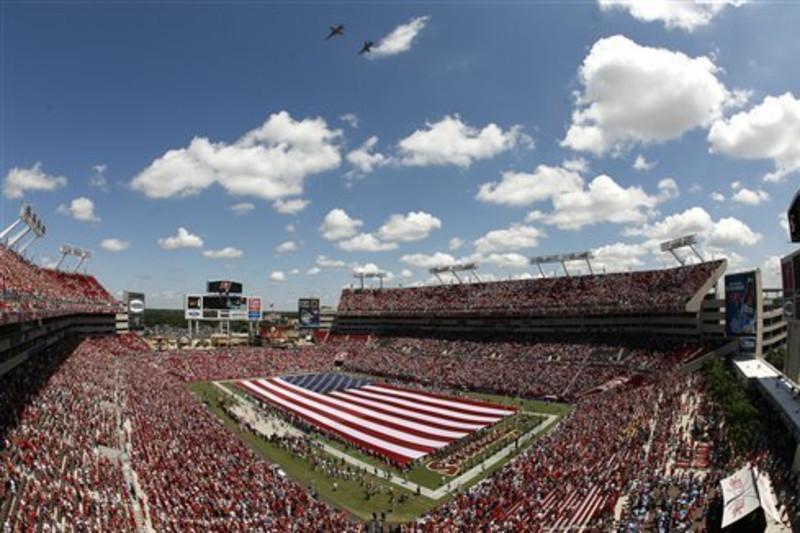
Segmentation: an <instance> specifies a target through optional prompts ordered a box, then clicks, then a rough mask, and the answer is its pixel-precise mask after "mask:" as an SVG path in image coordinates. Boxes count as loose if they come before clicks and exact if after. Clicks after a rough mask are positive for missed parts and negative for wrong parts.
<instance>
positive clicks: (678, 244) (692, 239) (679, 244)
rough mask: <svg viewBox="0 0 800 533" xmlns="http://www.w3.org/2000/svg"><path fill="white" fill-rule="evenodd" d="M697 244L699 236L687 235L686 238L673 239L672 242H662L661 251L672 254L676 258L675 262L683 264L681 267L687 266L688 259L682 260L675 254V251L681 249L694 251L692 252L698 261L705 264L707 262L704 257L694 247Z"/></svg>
mask: <svg viewBox="0 0 800 533" xmlns="http://www.w3.org/2000/svg"><path fill="white" fill-rule="evenodd" d="M695 244H697V235H694V234H692V235H686V236H684V237H679V238H677V239H672V240H671V241H666V242H662V243H661V251H662V252H669V253H671V254H672V257H674V258H675V260H676V261H677V262H678V263H680V264H681V266H684V265H685V264H686V258H681V256H679V255H678V254H676V253H675V250H679V249H681V248H689V249H690V250H692V252H694V255H695V256H697V258H698V259H700V262H701V263H703V262H705V259H704V258H703V256H702V255H700V252H698V251H697V250H696V249H695V247H694V245H695Z"/></svg>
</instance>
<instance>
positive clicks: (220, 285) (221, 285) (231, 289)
mask: <svg viewBox="0 0 800 533" xmlns="http://www.w3.org/2000/svg"><path fill="white" fill-rule="evenodd" d="M206 290H207V291H208V292H216V293H225V294H242V284H241V282H239V281H230V280H218V281H209V282H208V283H207V284H206Z"/></svg>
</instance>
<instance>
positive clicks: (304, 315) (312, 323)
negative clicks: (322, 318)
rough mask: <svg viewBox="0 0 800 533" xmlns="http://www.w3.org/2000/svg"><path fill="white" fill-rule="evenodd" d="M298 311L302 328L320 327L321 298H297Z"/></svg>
mask: <svg viewBox="0 0 800 533" xmlns="http://www.w3.org/2000/svg"><path fill="white" fill-rule="evenodd" d="M297 311H298V313H299V316H300V327H301V328H318V327H319V298H300V299H299V300H297Z"/></svg>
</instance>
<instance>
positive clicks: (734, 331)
mask: <svg viewBox="0 0 800 533" xmlns="http://www.w3.org/2000/svg"><path fill="white" fill-rule="evenodd" d="M760 309H761V275H760V272H759V271H758V270H753V271H750V272H742V273H739V274H730V275H727V276H725V333H726V334H727V335H728V337H738V338H739V348H740V352H742V353H749V354H758V353H759V352H760V350H759V343H760V333H761V332H760V331H759V329H760V328H759V321H760V318H761V317H760V316H759V310H760Z"/></svg>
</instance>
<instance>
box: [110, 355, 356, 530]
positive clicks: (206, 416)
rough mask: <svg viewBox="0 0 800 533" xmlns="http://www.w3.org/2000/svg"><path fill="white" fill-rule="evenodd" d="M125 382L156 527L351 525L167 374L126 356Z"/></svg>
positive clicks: (136, 457)
mask: <svg viewBox="0 0 800 533" xmlns="http://www.w3.org/2000/svg"><path fill="white" fill-rule="evenodd" d="M124 382H125V394H124V397H125V399H126V404H125V406H124V413H125V416H126V418H128V419H130V421H131V427H132V430H131V443H132V450H133V453H132V465H133V468H134V470H135V471H136V472H137V473H138V476H139V479H140V482H141V483H142V486H143V489H144V492H145V493H146V494H147V504H148V506H149V509H150V516H151V519H152V522H153V527H155V528H156V529H157V530H169V531H187V530H194V531H212V530H213V531H218V530H225V531H252V530H266V531H315V530H322V531H344V530H346V529H347V528H348V527H350V524H349V522H348V521H347V519H346V517H345V515H344V514H343V513H340V512H337V511H335V510H334V509H332V508H331V507H329V506H328V505H326V504H324V503H321V502H319V501H317V500H316V499H314V498H313V497H312V496H311V495H310V494H309V493H308V492H307V491H306V490H305V489H304V488H302V487H300V486H299V485H296V484H295V483H294V482H292V481H289V480H287V479H286V478H284V477H283V476H281V475H279V474H278V472H277V467H276V466H274V465H270V464H269V463H267V462H266V461H265V460H264V459H262V458H261V457H259V456H258V455H257V454H256V453H255V452H254V451H253V450H252V449H250V448H249V447H247V446H246V445H245V444H243V443H242V442H241V441H240V440H239V439H238V438H237V437H236V436H235V435H234V434H233V433H232V432H231V431H229V430H228V429H227V428H226V427H225V424H224V423H223V422H222V421H221V420H220V419H219V418H217V417H216V416H215V415H214V414H213V413H211V412H210V411H209V410H208V409H207V408H206V407H205V406H204V405H203V404H202V402H201V401H200V400H199V399H198V398H196V397H195V396H193V395H192V393H191V392H189V391H188V390H187V389H186V387H185V386H184V384H183V383H182V381H180V380H179V379H176V377H175V376H174V375H172V374H171V373H169V372H167V371H165V370H164V369H162V368H159V367H157V366H156V365H154V364H149V363H147V362H146V361H143V360H142V359H141V358H128V359H126V360H125V364H124Z"/></svg>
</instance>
